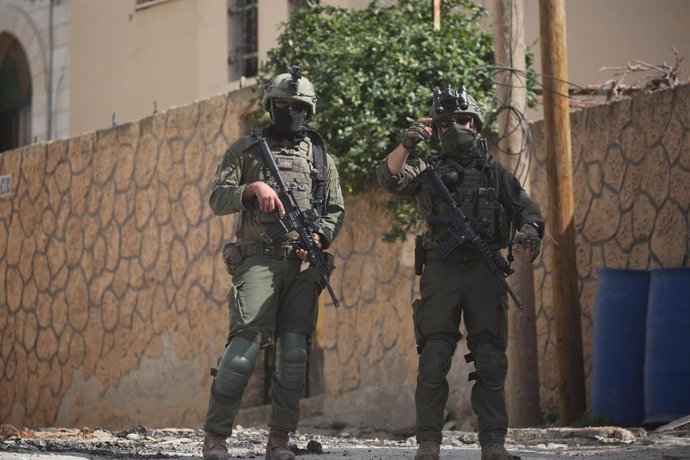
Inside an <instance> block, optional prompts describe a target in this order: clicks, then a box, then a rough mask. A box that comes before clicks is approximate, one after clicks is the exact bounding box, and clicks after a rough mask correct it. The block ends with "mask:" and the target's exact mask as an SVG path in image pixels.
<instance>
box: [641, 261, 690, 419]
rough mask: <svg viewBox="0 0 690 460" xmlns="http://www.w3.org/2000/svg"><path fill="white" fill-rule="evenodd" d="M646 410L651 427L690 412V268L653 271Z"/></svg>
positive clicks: (649, 316) (650, 286) (646, 378)
mask: <svg viewBox="0 0 690 460" xmlns="http://www.w3.org/2000/svg"><path fill="white" fill-rule="evenodd" d="M644 413H645V418H644V423H645V425H648V426H659V425H662V424H664V423H668V422H672V421H674V420H677V419H679V418H681V417H684V416H686V415H690V267H685V268H662V269H658V270H652V274H651V278H650V283H649V305H648V307H647V338H646V350H645V366H644Z"/></svg>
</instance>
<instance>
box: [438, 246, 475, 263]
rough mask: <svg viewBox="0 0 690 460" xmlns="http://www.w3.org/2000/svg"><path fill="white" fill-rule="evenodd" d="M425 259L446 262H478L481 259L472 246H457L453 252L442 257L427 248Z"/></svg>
mask: <svg viewBox="0 0 690 460" xmlns="http://www.w3.org/2000/svg"><path fill="white" fill-rule="evenodd" d="M426 260H428V261H431V260H445V261H447V262H479V261H480V260H482V256H481V255H480V254H479V251H478V250H477V248H475V247H474V246H470V247H463V246H459V247H457V248H456V249H455V250H454V251H453V252H451V253H450V254H448V256H446V257H443V258H442V257H441V256H439V255H438V254H437V253H436V250H434V249H427V251H426Z"/></svg>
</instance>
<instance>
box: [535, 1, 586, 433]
mask: <svg viewBox="0 0 690 460" xmlns="http://www.w3.org/2000/svg"><path fill="white" fill-rule="evenodd" d="M539 24H540V34H541V60H542V73H543V85H544V130H545V134H546V176H547V183H548V193H549V212H548V218H547V222H548V233H549V234H550V236H551V238H552V240H553V244H551V245H550V246H549V251H550V252H551V280H552V286H553V310H554V316H555V323H556V359H557V361H558V393H559V421H560V423H561V424H564V425H568V424H571V423H573V422H575V421H576V420H577V419H579V418H580V417H581V416H582V415H583V414H584V413H585V410H586V407H587V405H586V402H585V378H584V364H583V356H582V325H581V322H580V320H581V319H580V315H581V313H580V293H579V290H578V286H577V279H578V278H577V276H578V275H577V266H576V259H575V222H574V220H575V217H574V208H575V204H574V199H573V167H572V157H571V144H570V112H569V108H568V83H567V80H568V56H567V52H566V38H565V37H566V36H565V0H539Z"/></svg>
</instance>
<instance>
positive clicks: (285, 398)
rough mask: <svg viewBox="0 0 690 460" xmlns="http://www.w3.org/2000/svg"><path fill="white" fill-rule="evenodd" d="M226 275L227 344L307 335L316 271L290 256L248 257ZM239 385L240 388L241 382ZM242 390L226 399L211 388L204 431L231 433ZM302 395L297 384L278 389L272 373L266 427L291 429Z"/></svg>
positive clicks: (317, 288)
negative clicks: (229, 277)
mask: <svg viewBox="0 0 690 460" xmlns="http://www.w3.org/2000/svg"><path fill="white" fill-rule="evenodd" d="M232 277H233V286H232V288H230V292H229V293H228V304H229V310H230V332H229V334H228V343H230V342H231V341H232V340H233V338H237V337H241V338H244V339H247V340H250V341H254V342H256V343H258V344H260V345H261V346H262V347H265V346H267V345H268V344H269V343H271V342H273V341H274V339H275V338H277V337H278V336H279V335H280V334H281V332H294V333H299V334H304V335H306V336H309V335H311V334H312V332H313V331H314V328H315V326H316V320H317V314H318V296H319V294H320V292H321V287H320V286H319V285H318V273H317V272H316V271H315V270H314V269H313V268H310V267H309V264H308V263H302V261H300V260H299V259H297V258H296V257H294V256H290V257H287V258H286V257H281V256H276V255H264V254H259V255H253V256H250V257H246V258H244V260H242V261H241V262H239V263H238V264H237V265H236V266H233V267H232ZM254 359H255V356H254ZM221 365H222V364H221ZM247 380H248V378H247ZM214 383H215V382H214ZM244 385H245V387H246V382H245V383H244ZM243 391H244V390H243V389H242V391H240V392H239V394H237V395H233V396H231V397H227V396H224V395H221V396H220V397H219V396H218V394H217V392H215V391H214V389H213V388H212V390H211V398H210V401H209V408H208V413H207V417H206V423H205V425H204V430H205V431H211V432H214V433H219V434H225V435H228V436H229V435H230V434H231V433H232V426H233V421H234V419H235V417H236V416H237V413H238V411H239V407H240V402H241V399H242V394H243ZM303 393H304V388H303V387H302V388H301V389H298V390H295V389H287V388H283V387H282V386H281V385H280V383H279V382H277V379H276V377H275V375H274V376H273V378H272V385H271V397H272V401H273V410H272V413H271V417H270V420H269V423H268V424H269V426H271V427H275V428H280V429H283V430H285V431H294V430H295V429H296V428H297V421H298V418H299V400H300V398H301V397H302V396H303Z"/></svg>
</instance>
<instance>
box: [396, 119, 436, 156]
mask: <svg viewBox="0 0 690 460" xmlns="http://www.w3.org/2000/svg"><path fill="white" fill-rule="evenodd" d="M427 129H428V127H427V125H425V124H424V123H422V122H421V121H415V122H414V123H412V125H411V126H410V127H409V128H408V130H407V132H406V133H405V137H403V140H402V146H403V147H405V148H406V149H407V150H412V149H413V148H415V147H416V146H417V144H419V143H420V142H422V141H428V140H429V138H430V137H431V134H429V133H428V132H427Z"/></svg>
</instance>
